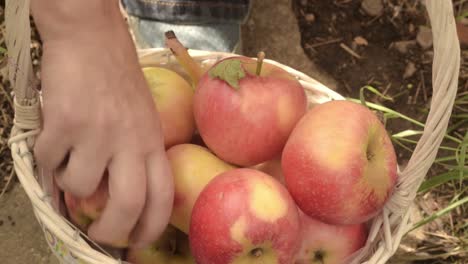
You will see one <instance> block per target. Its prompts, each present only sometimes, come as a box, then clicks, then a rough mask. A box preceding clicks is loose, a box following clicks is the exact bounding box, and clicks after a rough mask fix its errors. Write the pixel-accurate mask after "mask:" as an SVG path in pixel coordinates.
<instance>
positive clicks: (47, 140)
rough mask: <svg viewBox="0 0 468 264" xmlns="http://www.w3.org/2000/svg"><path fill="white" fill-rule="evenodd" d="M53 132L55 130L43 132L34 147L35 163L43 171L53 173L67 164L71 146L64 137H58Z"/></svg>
mask: <svg viewBox="0 0 468 264" xmlns="http://www.w3.org/2000/svg"><path fill="white" fill-rule="evenodd" d="M53 131H57V130H54V129H45V130H43V131H42V132H41V134H40V135H39V137H38V138H37V140H36V144H35V146H34V156H35V158H36V162H37V164H38V166H39V167H40V168H42V169H44V170H45V171H53V170H55V169H56V168H57V167H59V166H60V165H61V164H63V163H65V162H67V160H66V159H67V156H68V153H69V151H70V149H71V145H70V143H69V142H68V141H66V139H65V137H60V136H58V135H56V133H54V132H53Z"/></svg>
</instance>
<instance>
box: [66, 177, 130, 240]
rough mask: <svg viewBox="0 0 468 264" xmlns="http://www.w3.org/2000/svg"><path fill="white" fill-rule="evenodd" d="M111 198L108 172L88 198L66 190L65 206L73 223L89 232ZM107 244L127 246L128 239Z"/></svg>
mask: <svg viewBox="0 0 468 264" xmlns="http://www.w3.org/2000/svg"><path fill="white" fill-rule="evenodd" d="M108 198H109V189H108V173H107V171H106V172H105V174H104V177H103V178H102V180H101V182H100V183H99V186H98V187H97V189H96V190H95V191H94V193H93V194H91V195H90V196H88V197H86V198H79V197H76V196H74V195H72V194H71V193H69V192H64V201H65V208H66V211H67V214H68V217H69V219H70V221H71V223H72V224H74V225H75V226H76V227H78V228H79V229H80V230H81V231H82V232H84V233H87V232H88V228H89V226H90V225H91V224H92V223H93V221H95V220H96V219H98V218H99V217H100V216H101V214H102V211H103V210H104V208H105V206H106V204H107V200H108ZM103 245H105V246H111V247H114V248H125V247H127V246H128V241H127V240H125V241H112V242H106V243H103Z"/></svg>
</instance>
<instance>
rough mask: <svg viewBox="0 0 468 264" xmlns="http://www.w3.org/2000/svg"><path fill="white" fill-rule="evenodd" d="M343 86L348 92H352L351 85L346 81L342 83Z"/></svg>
mask: <svg viewBox="0 0 468 264" xmlns="http://www.w3.org/2000/svg"><path fill="white" fill-rule="evenodd" d="M344 86H345V88H346V90H347V91H348V93H349V94H352V93H353V90H352V89H351V86H349V84H348V83H347V82H345V83H344Z"/></svg>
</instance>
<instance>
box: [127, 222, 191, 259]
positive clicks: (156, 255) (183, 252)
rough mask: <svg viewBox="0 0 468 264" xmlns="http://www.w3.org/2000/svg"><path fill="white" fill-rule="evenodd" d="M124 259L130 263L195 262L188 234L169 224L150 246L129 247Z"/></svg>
mask: <svg viewBox="0 0 468 264" xmlns="http://www.w3.org/2000/svg"><path fill="white" fill-rule="evenodd" d="M126 260H127V261H128V262H131V263H132V264H156V263H161V264H162V263H164V264H195V260H194V259H193V256H192V255H191V253H190V245H189V240H188V236H187V235H186V234H185V233H183V232H182V231H180V230H178V229H177V228H175V227H173V226H171V225H168V227H167V228H166V230H165V231H164V233H163V234H162V235H161V236H160V237H159V239H158V240H157V241H156V242H154V243H153V244H151V245H150V246H148V247H146V248H132V247H131V248H129V249H128V251H127V258H126Z"/></svg>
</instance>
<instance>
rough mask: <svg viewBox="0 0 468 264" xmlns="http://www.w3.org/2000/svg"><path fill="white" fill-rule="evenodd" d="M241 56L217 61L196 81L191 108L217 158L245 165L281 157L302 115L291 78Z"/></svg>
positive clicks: (302, 102) (303, 104)
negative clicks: (279, 155) (277, 156)
mask: <svg viewBox="0 0 468 264" xmlns="http://www.w3.org/2000/svg"><path fill="white" fill-rule="evenodd" d="M256 65H257V61H256V60H254V59H251V58H247V57H243V56H233V57H229V58H225V59H222V60H221V61H219V62H217V63H216V64H214V65H213V67H211V68H210V70H208V72H206V73H205V74H204V75H203V76H202V77H201V79H200V82H199V83H198V86H197V88H196V90H195V94H194V99H193V104H194V116H195V122H196V124H197V128H198V130H199V132H200V135H201V137H202V138H203V140H204V142H205V143H206V145H207V146H208V147H209V148H210V149H211V150H212V151H213V152H214V153H215V154H216V155H217V156H219V157H220V158H221V159H223V160H225V161H227V162H229V163H232V164H236V165H238V166H242V167H247V166H252V165H255V164H258V163H261V162H265V161H268V160H270V159H273V158H274V157H275V156H276V155H278V154H279V153H281V151H282V149H283V147H284V144H285V143H286V140H287V139H288V137H289V135H290V133H291V131H292V130H293V128H294V126H295V125H296V123H297V122H298V121H299V119H300V118H301V117H302V116H303V115H304V114H305V113H306V110H307V99H306V95H305V92H304V90H303V87H302V86H301V84H300V83H299V81H298V80H296V79H295V78H294V77H293V76H292V75H291V74H289V73H288V72H286V71H285V70H283V69H281V68H279V67H277V66H275V65H273V64H270V63H266V62H264V63H263V66H262V67H259V68H261V70H260V72H259V73H256V67H257V66H256Z"/></svg>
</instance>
